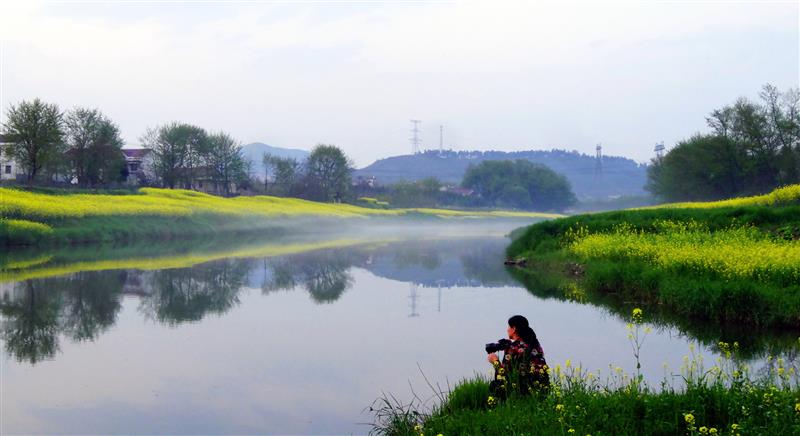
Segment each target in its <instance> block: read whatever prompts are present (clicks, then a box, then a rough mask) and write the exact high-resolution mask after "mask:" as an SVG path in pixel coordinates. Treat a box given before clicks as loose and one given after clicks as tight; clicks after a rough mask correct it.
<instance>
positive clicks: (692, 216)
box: [508, 185, 800, 331]
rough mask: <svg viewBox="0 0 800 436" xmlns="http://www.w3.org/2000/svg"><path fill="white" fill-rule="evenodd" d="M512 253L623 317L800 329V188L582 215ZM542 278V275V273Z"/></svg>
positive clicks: (524, 240)
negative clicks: (636, 312)
mask: <svg viewBox="0 0 800 436" xmlns="http://www.w3.org/2000/svg"><path fill="white" fill-rule="evenodd" d="M516 236H517V237H516V239H515V240H514V241H513V243H512V244H511V245H510V247H509V248H508V254H509V255H510V256H514V257H524V258H526V259H527V260H528V261H529V263H530V264H532V265H534V267H533V268H528V269H525V270H519V271H516V272H515V274H517V275H518V276H519V277H521V278H523V280H525V279H527V280H534V281H535V280H537V277H536V276H537V275H538V276H539V278H541V276H542V275H543V274H547V273H556V275H560V276H562V277H564V278H566V277H569V278H570V279H569V280H561V281H560V282H559V283H557V284H553V285H552V287H555V288H558V289H559V290H560V291H561V293H562V295H564V296H571V297H572V298H574V299H589V300H593V301H598V302H602V304H603V305H605V306H608V307H612V309H613V310H617V311H619V312H620V313H625V312H626V311H628V310H630V306H631V305H640V306H642V307H643V308H645V309H647V310H649V311H650V312H651V313H654V314H657V315H660V316H663V317H665V318H669V317H673V318H675V317H678V318H682V319H689V320H699V321H702V322H711V323H715V324H718V325H739V326H747V327H762V328H776V329H790V330H792V331H797V330H798V329H800V242H798V239H800V185H792V186H787V187H784V188H780V189H777V190H775V191H773V192H771V193H769V194H766V195H762V196H755V197H745V198H738V199H733V200H726V201H720V202H709V203H676V204H669V205H661V206H657V207H651V208H643V209H637V210H624V211H616V212H607V213H599V214H589V215H578V216H572V217H569V218H563V219H558V220H552V221H548V222H544V223H538V224H535V225H533V226H531V227H528V228H527V229H525V230H524V231H521V232H517V235H516ZM537 270H538V271H537Z"/></svg>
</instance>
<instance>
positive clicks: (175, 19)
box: [0, 0, 800, 166]
mask: <svg viewBox="0 0 800 436" xmlns="http://www.w3.org/2000/svg"><path fill="white" fill-rule="evenodd" d="M798 23H800V7H798V2H797V1H783V2H777V1H773V2H764V1H762V2H755V1H753V2H742V1H705V2H697V1H670V2H664V1H661V2H656V1H627V2H605V1H591V2H577V1H573V2H566V1H560V2H534V1H529V2H524V3H513V2H507V1H503V2H489V1H475V2H459V1H453V2H398V1H394V2H358V1H346V2H345V1H316V2H256V1H252V2H179V1H169V2H164V1H84V2H69V1H60V2H46V1H42V2H36V1H30V0H26V1H20V2H9V1H0V35H1V36H2V42H3V44H2V45H3V53H2V58H3V59H2V79H1V80H0V82H2V96H1V97H0V100H2V101H0V104H1V105H2V108H3V120H4V119H5V118H4V117H5V112H6V110H7V109H8V106H9V105H10V104H12V103H17V102H19V101H21V100H24V99H32V98H34V97H40V98H42V99H44V100H46V101H50V102H54V103H58V104H59V105H61V106H62V107H63V108H71V107H74V106H89V107H97V108H99V109H101V110H102V111H103V112H105V113H106V114H107V115H108V116H110V117H111V118H112V119H113V120H115V121H116V122H117V123H118V124H119V125H120V127H121V129H122V132H123V135H124V137H125V139H126V141H127V144H128V146H135V145H137V144H138V138H139V137H140V136H141V135H142V133H144V131H145V129H146V128H147V127H148V126H155V125H158V124H161V123H165V122H168V121H172V120H178V121H185V122H189V123H194V124H197V125H200V126H203V127H205V128H207V129H209V130H213V131H216V130H224V131H227V132H229V133H231V134H232V135H234V136H235V137H236V138H238V139H239V140H240V141H242V142H243V143H248V142H255V141H258V142H266V143H268V144H271V145H275V146H281V147H290V148H303V149H310V148H311V147H312V146H313V145H314V144H316V143H320V142H323V143H332V144H336V145H338V146H340V147H342V148H343V149H344V150H345V151H346V152H347V153H348V154H349V155H350V156H351V157H353V158H354V160H355V161H356V163H357V166H363V165H366V164H369V163H371V162H372V161H373V160H375V159H377V158H380V157H385V156H389V155H397V154H407V153H409V152H410V149H411V147H410V145H409V140H408V139H409V137H410V132H409V129H410V123H409V119H410V118H416V119H420V120H422V121H423V123H422V139H423V142H424V145H425V147H426V148H427V147H431V148H435V147H438V143H439V125H440V124H444V126H445V141H444V142H445V147H450V148H453V149H456V150H464V149H499V150H523V149H550V148H566V149H576V150H579V151H582V152H586V153H594V147H595V145H596V143H598V142H601V143H602V144H603V148H604V152H605V153H606V154H612V155H625V156H629V157H632V158H634V159H636V160H638V161H647V160H649V158H650V157H651V156H652V154H653V151H652V150H653V146H654V143H655V142H657V141H662V140H663V141H665V142H666V145H667V146H668V147H669V146H671V145H672V144H674V143H675V141H677V140H680V139H682V138H686V137H687V136H689V135H691V134H693V133H695V132H698V131H704V130H706V127H705V116H706V115H707V114H708V112H709V111H711V110H712V109H714V108H717V107H720V106H722V105H724V104H728V103H732V102H733V101H734V100H735V99H736V98H737V97H739V96H747V97H757V95H758V91H759V89H760V87H761V86H762V85H763V84H764V83H767V82H769V83H772V84H774V85H776V86H778V87H779V88H781V89H786V88H788V87H796V86H798V81H799V80H800V79H799V78H798V76H799V75H800V66H799V64H800V55H799V54H798V51H800V41H799V37H800V35H799V34H798V33H799V32H798V27H800V25H799V24H798Z"/></svg>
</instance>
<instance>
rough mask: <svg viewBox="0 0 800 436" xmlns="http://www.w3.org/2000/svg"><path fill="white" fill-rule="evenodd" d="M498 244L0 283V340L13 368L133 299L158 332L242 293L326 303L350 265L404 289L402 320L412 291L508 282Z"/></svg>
mask: <svg viewBox="0 0 800 436" xmlns="http://www.w3.org/2000/svg"><path fill="white" fill-rule="evenodd" d="M504 247H505V240H503V239H498V238H494V239H485V240H463V239H462V240H446V239H445V240H427V241H403V242H395V243H368V244H362V245H354V246H349V247H344V248H332V249H323V250H314V251H310V252H304V253H298V254H292V255H285V256H275V257H264V258H225V259H221V260H215V261H210V262H206V263H201V264H197V265H194V266H192V267H188V268H174V269H156V270H138V269H124V270H107V271H82V272H76V273H71V274H67V275H64V276H59V277H45V278H33V279H27V280H22V281H18V282H10V283H5V284H0V286H2V287H0V293H1V294H2V299H0V312H1V313H2V315H3V321H2V338H3V340H4V342H5V347H6V351H7V352H8V353H9V354H10V355H12V356H14V357H15V359H17V360H18V361H20V362H23V361H26V362H29V363H32V364H35V363H37V362H40V361H42V360H47V359H52V358H53V357H55V355H56V354H57V353H58V351H59V349H60V347H59V341H60V340H62V339H61V338H62V337H63V338H66V339H68V340H71V341H76V342H79V341H93V340H95V339H96V338H98V336H100V335H101V334H103V332H104V331H106V330H108V329H109V328H110V327H112V326H113V325H114V323H115V322H116V319H117V315H118V312H119V311H120V309H121V307H122V306H121V300H122V298H123V297H124V296H131V297H135V298H138V299H139V301H140V302H139V308H138V311H139V313H141V315H142V316H144V317H145V318H146V319H148V320H153V321H156V322H158V323H161V324H165V325H168V326H176V325H179V324H181V323H186V322H196V321H200V320H202V319H203V318H204V317H206V316H207V315H209V314H215V315H222V314H224V313H226V312H228V311H229V310H231V309H232V308H234V307H236V306H237V305H238V304H239V303H240V293H241V292H242V290H243V289H246V288H258V289H261V291H262V293H263V294H264V295H269V294H270V293H273V292H276V291H297V290H301V291H305V292H307V293H308V295H309V296H310V298H311V299H312V301H314V302H315V303H318V304H332V303H334V302H336V301H337V300H338V299H339V298H341V297H342V295H343V294H344V293H345V292H347V290H348V289H350V288H351V287H352V286H353V283H354V279H353V275H352V270H353V268H362V269H366V270H368V271H370V272H371V273H372V274H374V275H376V276H378V277H384V278H388V279H392V280H397V281H403V282H408V283H410V286H411V289H410V295H409V298H410V300H411V302H410V305H411V307H410V316H416V315H417V308H416V294H417V287H418V286H419V287H424V288H437V289H438V290H439V293H438V305H437V306H438V310H439V311H441V289H442V288H452V287H461V286H483V287H494V286H506V285H513V284H515V282H514V280H513V278H511V277H510V276H509V275H508V273H507V272H506V271H504V269H503V267H502V265H501V264H500V263H499V262H497V259H499V258H501V257H502V251H503V249H504ZM37 264H38V263H37Z"/></svg>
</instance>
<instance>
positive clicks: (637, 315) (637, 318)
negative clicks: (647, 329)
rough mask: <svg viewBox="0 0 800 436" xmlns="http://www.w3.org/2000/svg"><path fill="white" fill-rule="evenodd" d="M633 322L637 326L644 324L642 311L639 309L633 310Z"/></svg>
mask: <svg viewBox="0 0 800 436" xmlns="http://www.w3.org/2000/svg"><path fill="white" fill-rule="evenodd" d="M633 322H635V323H637V324H638V323H640V322H642V309H640V308H638V307H637V308H635V309H633Z"/></svg>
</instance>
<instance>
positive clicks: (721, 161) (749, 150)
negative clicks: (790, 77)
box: [646, 84, 800, 201]
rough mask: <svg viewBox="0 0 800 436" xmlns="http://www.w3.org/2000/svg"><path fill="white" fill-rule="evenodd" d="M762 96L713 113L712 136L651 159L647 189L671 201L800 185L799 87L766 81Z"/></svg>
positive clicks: (700, 137) (695, 138) (709, 119)
mask: <svg viewBox="0 0 800 436" xmlns="http://www.w3.org/2000/svg"><path fill="white" fill-rule="evenodd" d="M760 98H761V102H760V103H756V102H753V101H750V100H748V99H745V98H740V99H738V100H737V101H736V102H735V103H734V104H733V105H728V106H724V107H722V108H720V109H716V110H714V111H712V112H711V113H710V114H709V116H708V117H707V118H706V121H707V122H708V126H709V127H710V128H711V130H712V134H710V135H695V136H693V137H692V138H689V139H688V140H685V141H681V142H679V143H678V145H677V146H676V147H675V148H673V149H672V150H670V151H669V153H667V154H666V156H664V157H663V158H662V159H655V160H653V162H652V163H651V165H650V168H649V169H648V183H647V186H646V188H647V189H648V190H650V191H651V192H652V193H653V194H655V195H657V196H659V197H661V198H662V199H664V200H667V201H682V200H713V199H719V198H727V197H733V196H737V195H748V194H757V193H764V192H768V191H770V190H772V189H774V188H775V187H777V186H781V185H786V184H791V183H800V91H798V89H789V90H788V91H786V92H784V93H781V92H780V91H778V89H777V88H775V87H774V86H772V85H769V84H768V85H765V86H764V87H763V89H762V92H761V94H760Z"/></svg>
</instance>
